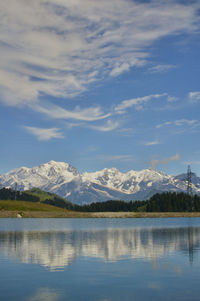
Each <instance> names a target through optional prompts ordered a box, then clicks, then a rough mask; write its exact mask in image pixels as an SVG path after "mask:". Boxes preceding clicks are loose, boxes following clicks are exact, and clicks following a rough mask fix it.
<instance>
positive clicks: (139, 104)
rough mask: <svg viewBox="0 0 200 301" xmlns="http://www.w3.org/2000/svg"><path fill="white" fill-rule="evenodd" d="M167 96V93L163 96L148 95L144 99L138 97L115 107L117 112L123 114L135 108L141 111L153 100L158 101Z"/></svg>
mask: <svg viewBox="0 0 200 301" xmlns="http://www.w3.org/2000/svg"><path fill="white" fill-rule="evenodd" d="M164 96H167V93H163V94H153V95H148V96H144V97H137V98H133V99H128V100H124V101H122V102H121V103H120V104H119V105H117V106H116V107H115V112H117V113H119V114H122V113H124V112H125V110H126V109H128V108H131V107H135V108H136V109H137V110H140V109H142V108H143V104H144V103H146V102H148V101H150V100H152V99H158V98H161V97H164Z"/></svg>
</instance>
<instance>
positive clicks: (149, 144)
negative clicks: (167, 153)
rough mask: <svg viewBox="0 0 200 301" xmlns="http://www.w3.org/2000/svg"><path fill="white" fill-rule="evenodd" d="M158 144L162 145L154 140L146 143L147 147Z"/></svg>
mask: <svg viewBox="0 0 200 301" xmlns="http://www.w3.org/2000/svg"><path fill="white" fill-rule="evenodd" d="M157 144H160V142H159V141H158V140H153V141H149V142H146V143H145V145H146V146H151V145H157Z"/></svg>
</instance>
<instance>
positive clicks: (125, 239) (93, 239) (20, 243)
mask: <svg viewBox="0 0 200 301" xmlns="http://www.w3.org/2000/svg"><path fill="white" fill-rule="evenodd" d="M199 248H200V228H199V227H187V228H167V229H156V228H155V229H146V228H144V229H107V230H106V229H104V230H95V231H89V230H84V231H62V232H60V231H59V232H57V231H54V232H53V231H49V232H48V231H45V232H39V231H38V232H36V231H24V232H13V231H12V232H0V254H3V255H4V256H6V257H11V258H15V259H18V260H20V261H21V262H23V263H34V264H39V265H42V266H45V267H48V268H50V270H55V269H56V270H57V269H63V268H64V267H65V266H67V265H69V264H70V263H72V262H73V261H74V260H76V258H78V257H80V256H87V257H95V258H99V259H102V260H104V261H118V260H121V259H125V258H128V259H143V260H155V259H158V258H160V257H163V256H166V255H168V254H171V253H174V252H182V253H183V254H187V256H188V258H189V261H190V262H191V263H192V262H193V260H194V256H195V252H198V250H199Z"/></svg>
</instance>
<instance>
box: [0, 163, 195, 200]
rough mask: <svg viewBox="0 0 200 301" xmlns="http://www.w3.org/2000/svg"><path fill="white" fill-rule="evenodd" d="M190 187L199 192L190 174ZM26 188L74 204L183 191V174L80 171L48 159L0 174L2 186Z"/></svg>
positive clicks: (154, 171) (112, 169) (184, 182)
mask: <svg viewBox="0 0 200 301" xmlns="http://www.w3.org/2000/svg"><path fill="white" fill-rule="evenodd" d="M192 182H193V191H194V192H195V193H197V194H200V178H199V177H197V176H196V175H195V174H193V175H192ZM16 183H17V185H18V189H21V190H28V189H30V188H33V187H37V188H40V189H43V190H46V191H49V192H53V193H56V194H58V195H60V196H62V197H65V198H66V199H68V200H69V201H71V202H73V203H76V204H84V203H91V202H102V201H106V200H111V199H115V200H116V199H118V200H119V199H121V200H127V201H128V200H142V199H147V198H149V197H150V196H152V195H153V194H154V193H156V192H162V191H186V189H187V182H186V175H185V174H182V175H179V176H172V175H167V174H164V173H162V172H160V171H157V170H154V169H145V170H141V171H134V170H130V171H128V172H126V173H122V172H120V171H119V170H118V169H116V168H110V169H108V168H105V169H103V170H101V171H97V172H93V173H92V172H91V173H88V172H85V173H83V174H81V173H79V172H78V170H77V169H76V168H74V167H72V166H71V165H70V164H68V163H65V162H55V161H50V162H48V163H45V164H42V165H40V166H36V167H33V168H27V167H21V168H17V169H14V170H11V171H10V172H8V173H6V174H4V175H0V186H1V187H13V188H14V187H15V185H16Z"/></svg>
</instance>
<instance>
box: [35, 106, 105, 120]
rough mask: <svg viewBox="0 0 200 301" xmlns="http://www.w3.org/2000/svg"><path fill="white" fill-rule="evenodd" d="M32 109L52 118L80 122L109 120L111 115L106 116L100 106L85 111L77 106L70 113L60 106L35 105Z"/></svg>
mask: <svg viewBox="0 0 200 301" xmlns="http://www.w3.org/2000/svg"><path fill="white" fill-rule="evenodd" d="M32 108H33V109H34V110H35V111H37V112H40V113H42V114H45V115H47V116H48V117H50V118H53V119H64V120H65V119H74V120H80V121H96V120H102V119H105V118H108V117H109V116H110V115H111V114H110V113H108V114H105V113H104V112H103V111H102V109H101V108H100V107H99V106H98V107H89V108H83V109H81V108H80V107H78V106H77V107H76V108H75V109H74V110H73V111H70V110H67V109H65V108H62V107H60V106H56V105H52V104H51V103H46V104H45V105H44V104H43V105H40V104H35V105H34V106H32Z"/></svg>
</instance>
